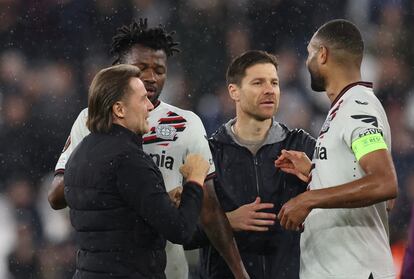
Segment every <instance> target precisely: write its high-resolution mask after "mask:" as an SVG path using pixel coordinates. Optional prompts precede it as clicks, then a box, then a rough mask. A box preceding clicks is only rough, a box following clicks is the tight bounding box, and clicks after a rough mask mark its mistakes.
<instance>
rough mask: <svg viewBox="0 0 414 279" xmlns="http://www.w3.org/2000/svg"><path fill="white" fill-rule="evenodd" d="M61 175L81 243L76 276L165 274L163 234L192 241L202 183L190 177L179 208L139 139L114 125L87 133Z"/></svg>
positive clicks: (101, 278)
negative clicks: (62, 175)
mask: <svg viewBox="0 0 414 279" xmlns="http://www.w3.org/2000/svg"><path fill="white" fill-rule="evenodd" d="M64 179H65V198H66V201H67V203H68V205H69V208H70V218H71V222H72V225H73V227H74V228H75V231H76V241H77V245H78V247H79V250H78V253H77V261H76V273H75V275H74V278H82V279H106V278H123V279H126V278H128V279H138V278H165V275H164V269H165V264H166V256H165V251H164V249H165V243H166V240H165V239H167V240H170V241H171V242H174V243H179V244H184V243H186V242H188V241H189V240H190V239H191V236H192V234H193V233H194V230H195V227H196V223H197V219H198V216H199V214H200V210H201V202H202V197H203V191H202V189H201V187H200V186H198V185H197V184H196V183H193V182H188V183H186V185H184V190H183V193H182V198H181V205H180V207H179V208H178V209H177V208H175V207H174V205H173V204H172V202H171V200H170V198H169V196H168V194H167V192H166V190H165V186H164V181H163V179H162V176H161V172H160V171H159V169H158V168H157V166H156V165H155V164H154V162H153V161H152V159H151V157H150V156H149V155H147V154H146V153H144V152H143V151H142V140H141V139H140V138H139V137H138V136H137V135H136V134H134V133H133V132H131V131H130V130H128V129H126V128H124V127H122V126H119V125H115V124H114V125H113V128H112V129H111V131H110V132H109V133H108V134H103V133H102V134H101V133H92V134H90V135H88V136H87V137H85V139H84V140H83V141H82V142H81V143H80V144H79V146H78V147H77V148H76V149H75V151H74V152H73V154H72V155H71V157H70V158H69V160H68V163H67V164H66V171H65V177H64Z"/></svg>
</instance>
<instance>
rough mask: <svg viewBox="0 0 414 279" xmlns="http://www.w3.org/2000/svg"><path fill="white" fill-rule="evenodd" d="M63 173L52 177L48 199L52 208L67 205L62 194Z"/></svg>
mask: <svg viewBox="0 0 414 279" xmlns="http://www.w3.org/2000/svg"><path fill="white" fill-rule="evenodd" d="M64 186H65V185H64V181H63V174H57V175H55V177H54V178H53V181H52V185H51V189H50V191H49V194H48V198H47V199H48V201H49V204H50V206H51V207H52V208H53V209H56V210H57V209H63V208H65V207H66V206H67V204H66V200H65V194H64Z"/></svg>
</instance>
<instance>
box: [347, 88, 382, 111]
mask: <svg viewBox="0 0 414 279" xmlns="http://www.w3.org/2000/svg"><path fill="white" fill-rule="evenodd" d="M343 107H344V108H345V110H347V111H351V112H352V111H360V112H364V111H366V112H369V111H376V110H378V109H380V110H382V104H381V102H380V101H379V99H378V98H377V96H375V93H374V91H373V90H372V88H370V87H366V86H362V85H359V86H355V87H354V88H352V89H351V90H350V92H349V94H348V96H347V98H344V100H343Z"/></svg>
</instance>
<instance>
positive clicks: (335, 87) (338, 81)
mask: <svg viewBox="0 0 414 279" xmlns="http://www.w3.org/2000/svg"><path fill="white" fill-rule="evenodd" d="M338 69H339V70H337V71H332V72H331V75H330V77H329V78H328V79H327V85H326V94H327V95H328V98H329V100H330V101H331V103H333V101H334V100H335V99H336V97H338V95H339V93H341V91H342V89H344V88H345V87H346V86H347V85H349V84H351V83H354V82H358V81H361V71H360V69H359V68H358V69H353V70H352V68H351V67H349V68H348V69H345V70H342V68H338Z"/></svg>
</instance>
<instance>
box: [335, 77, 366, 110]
mask: <svg viewBox="0 0 414 279" xmlns="http://www.w3.org/2000/svg"><path fill="white" fill-rule="evenodd" d="M357 85H362V86H365V87H369V88H372V87H373V85H372V82H368V81H357V82H353V83H351V84H348V85H347V86H345V87H344V89H342V90H341V92H339V94H338V96H336V98H335V100H334V101H333V102H332V104H331V108H333V106H334V105H336V103H337V102H338V101H339V99H341V98H342V96H343V95H345V93H346V92H348V90H349V89H351V88H352V87H354V86H357Z"/></svg>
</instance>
